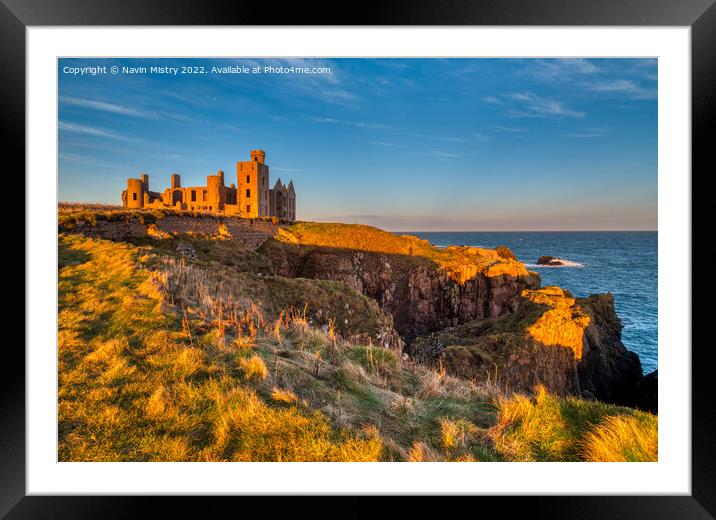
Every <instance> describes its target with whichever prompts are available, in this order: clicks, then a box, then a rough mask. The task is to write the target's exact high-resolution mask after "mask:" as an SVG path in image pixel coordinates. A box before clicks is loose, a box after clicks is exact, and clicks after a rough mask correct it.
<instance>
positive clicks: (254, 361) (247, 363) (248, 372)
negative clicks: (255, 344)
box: [239, 355, 268, 379]
mask: <svg viewBox="0 0 716 520" xmlns="http://www.w3.org/2000/svg"><path fill="white" fill-rule="evenodd" d="M239 367H241V370H242V371H243V373H244V377H245V378H246V379H266V376H268V369H267V368H266V363H264V360H263V359H261V358H260V357H259V356H257V355H253V356H251V357H250V358H240V359H239Z"/></svg>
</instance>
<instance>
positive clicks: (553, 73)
mask: <svg viewBox="0 0 716 520" xmlns="http://www.w3.org/2000/svg"><path fill="white" fill-rule="evenodd" d="M600 71H601V69H600V68H599V67H597V66H596V65H595V64H594V63H592V62H591V61H589V60H586V59H583V58H555V59H548V60H530V62H529V64H528V65H527V66H526V67H525V68H524V69H523V70H522V73H523V74H527V75H529V76H532V77H533V78H535V79H538V80H543V81H555V80H557V81H564V80H570V79H573V78H574V77H576V76H584V75H589V74H597V73H599V72H600Z"/></svg>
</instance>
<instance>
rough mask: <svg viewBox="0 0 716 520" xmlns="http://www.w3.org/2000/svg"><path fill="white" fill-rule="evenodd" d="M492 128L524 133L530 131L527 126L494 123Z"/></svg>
mask: <svg viewBox="0 0 716 520" xmlns="http://www.w3.org/2000/svg"><path fill="white" fill-rule="evenodd" d="M492 128H494V129H495V130H499V131H500V132H510V133H515V134H524V133H526V132H527V131H528V130H527V129H526V128H515V127H513V126H500V125H492Z"/></svg>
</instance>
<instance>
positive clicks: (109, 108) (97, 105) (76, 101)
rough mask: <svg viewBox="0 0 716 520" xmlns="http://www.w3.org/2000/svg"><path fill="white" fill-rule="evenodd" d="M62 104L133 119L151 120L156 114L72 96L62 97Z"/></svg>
mask: <svg viewBox="0 0 716 520" xmlns="http://www.w3.org/2000/svg"><path fill="white" fill-rule="evenodd" d="M60 103H64V104H65V105H72V106H78V107H82V108H89V109H92V110H102V111H104V112H111V113H113V114H121V115H123V116H131V117H144V118H150V117H155V116H156V114H155V113H152V112H145V111H142V110H137V109H136V108H134V107H129V106H125V105H118V104H116V103H108V102H106V101H99V100H95V99H85V98H77V97H72V96H60Z"/></svg>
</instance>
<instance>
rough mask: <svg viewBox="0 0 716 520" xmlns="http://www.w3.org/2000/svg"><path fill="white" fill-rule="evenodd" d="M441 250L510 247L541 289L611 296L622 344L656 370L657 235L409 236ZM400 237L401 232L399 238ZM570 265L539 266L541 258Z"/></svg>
mask: <svg viewBox="0 0 716 520" xmlns="http://www.w3.org/2000/svg"><path fill="white" fill-rule="evenodd" d="M405 233H406V234H410V235H416V236H419V237H420V238H424V239H426V240H429V241H430V242H431V243H432V244H434V245H436V246H439V247H447V246H450V245H458V246H477V247H488V248H494V247H495V246H498V245H505V246H507V247H509V248H510V249H511V250H512V251H513V252H514V253H515V255H516V256H517V258H518V259H519V260H520V261H521V262H523V263H524V264H526V265H527V268H528V269H530V270H533V271H537V272H539V274H540V275H541V277H542V286H547V285H558V286H560V287H563V288H565V289H568V290H569V291H570V292H571V293H572V294H573V295H574V296H577V297H583V296H589V295H590V294H595V293H604V292H610V293H612V294H613V295H614V304H615V306H616V311H617V315H618V316H619V318H620V319H621V322H622V324H623V325H624V328H623V330H622V342H623V343H624V346H626V347H627V348H628V349H629V350H631V351H633V352H636V353H637V354H638V355H639V358H640V359H641V364H642V367H643V369H644V373H645V374H646V373H649V372H651V371H653V370H656V368H657V362H658V351H657V347H658V320H657V317H658V305H657V297H658V292H657V278H658V277H657V268H658V265H657V262H658V256H657V243H658V240H657V232H656V231H623V232H611V231H603V232H570V231H560V232H537V231H535V232H481V231H480V232H478V231H475V232H472V231H470V232H462V231H460V232H457V231H456V232H442V231H441V232H433V231H430V232H422V231H408V232H405ZM401 234H402V233H401ZM543 255H549V256H554V257H557V258H560V259H562V260H565V261H566V263H567V265H565V266H560V267H547V266H539V265H537V259H538V258H539V257H540V256H543Z"/></svg>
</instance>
